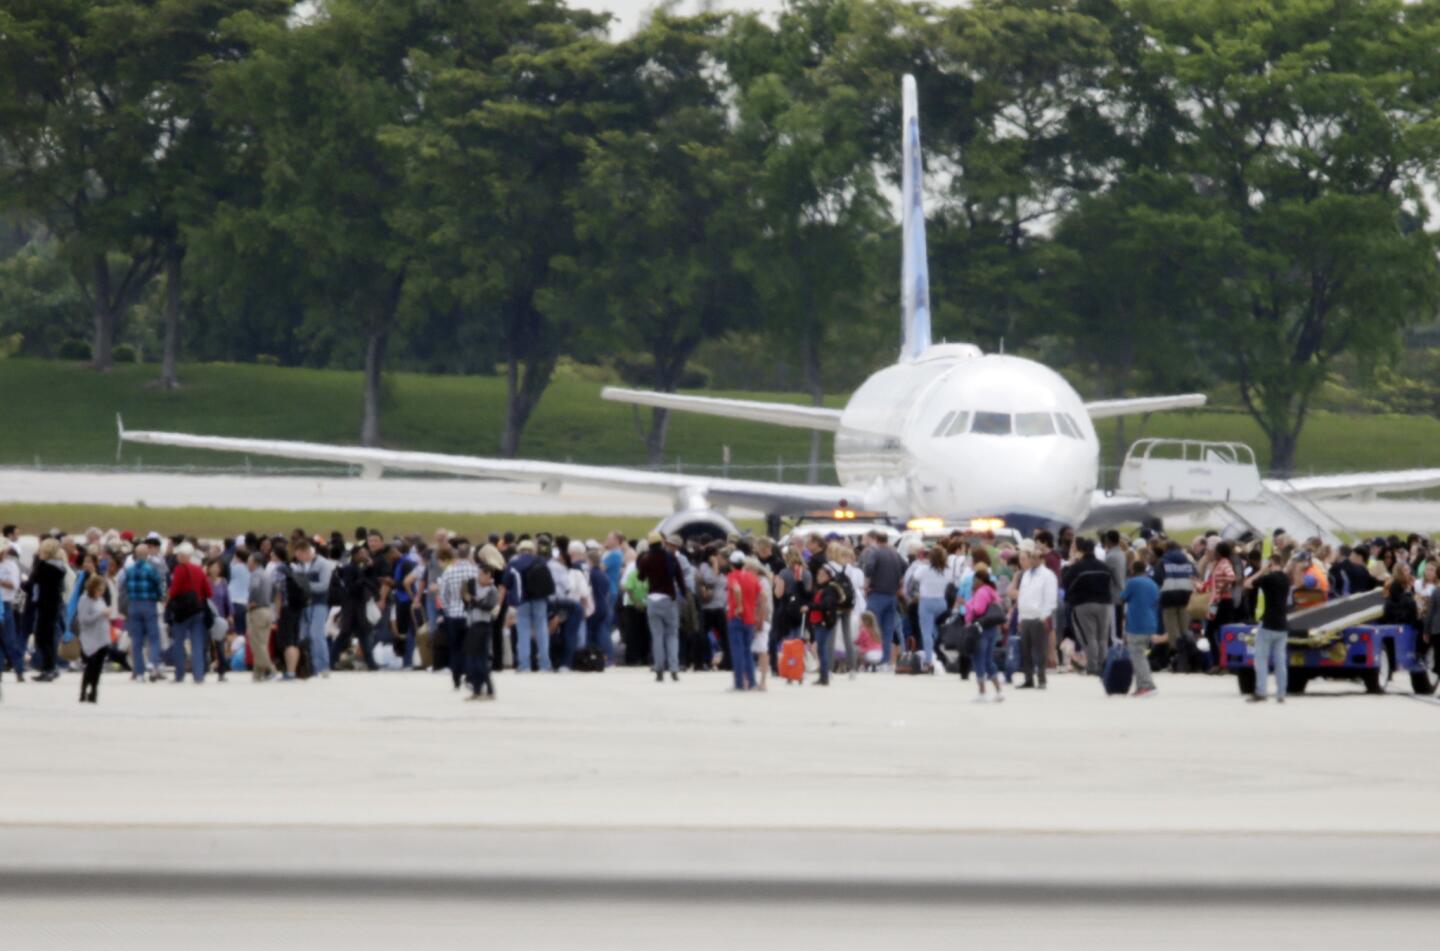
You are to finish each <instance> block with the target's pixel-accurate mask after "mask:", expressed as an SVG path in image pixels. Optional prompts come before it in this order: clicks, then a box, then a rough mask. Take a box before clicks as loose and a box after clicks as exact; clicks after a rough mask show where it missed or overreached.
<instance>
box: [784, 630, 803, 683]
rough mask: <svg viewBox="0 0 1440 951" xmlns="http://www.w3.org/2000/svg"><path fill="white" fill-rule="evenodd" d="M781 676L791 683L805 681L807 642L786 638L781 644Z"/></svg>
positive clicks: (795, 638)
mask: <svg viewBox="0 0 1440 951" xmlns="http://www.w3.org/2000/svg"><path fill="white" fill-rule="evenodd" d="M779 669H780V676H781V677H784V678H785V679H786V680H787V681H789V682H790V683H796V684H798V683H800V682H801V681H803V680H804V679H805V642H804V641H803V640H801V639H800V638H798V637H790V638H786V639H785V640H784V641H782V642H781V643H780V661H779Z"/></svg>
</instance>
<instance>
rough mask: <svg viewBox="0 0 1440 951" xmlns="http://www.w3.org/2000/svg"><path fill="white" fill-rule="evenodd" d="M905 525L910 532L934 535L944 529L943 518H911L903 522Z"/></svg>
mask: <svg viewBox="0 0 1440 951" xmlns="http://www.w3.org/2000/svg"><path fill="white" fill-rule="evenodd" d="M905 527H906V528H908V529H909V530H910V531H912V532H921V533H922V534H929V535H934V534H938V533H940V532H943V531H944V530H945V520H944V519H943V518H912V519H911V520H910V521H908V522H906V523H905Z"/></svg>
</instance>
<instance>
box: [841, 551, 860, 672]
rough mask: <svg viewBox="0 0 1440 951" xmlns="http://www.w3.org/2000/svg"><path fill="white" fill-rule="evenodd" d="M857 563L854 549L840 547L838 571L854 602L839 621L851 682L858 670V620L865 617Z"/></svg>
mask: <svg viewBox="0 0 1440 951" xmlns="http://www.w3.org/2000/svg"><path fill="white" fill-rule="evenodd" d="M857 561H858V559H856V557H855V549H853V548H851V547H850V546H849V545H842V546H841V547H840V569H841V570H842V571H844V572H845V577H846V579H847V580H848V581H849V582H850V587H849V591H850V592H851V593H852V597H853V602H854V603H853V604H851V605H850V610H849V611H847V612H846V613H845V614H844V615H843V616H842V617H841V619H840V623H841V624H842V625H843V627H842V628H841V631H842V632H843V633H844V635H845V666H846V667H848V668H849V670H850V679H851V680H854V679H855V676H856V674H857V673H858V672H859V670H860V651H859V648H858V647H857V646H856V644H855V633H856V632H857V631H859V630H860V619H861V618H863V617H864V616H865V572H864V571H863V570H862V569H861V567H860V565H859V564H858V563H857Z"/></svg>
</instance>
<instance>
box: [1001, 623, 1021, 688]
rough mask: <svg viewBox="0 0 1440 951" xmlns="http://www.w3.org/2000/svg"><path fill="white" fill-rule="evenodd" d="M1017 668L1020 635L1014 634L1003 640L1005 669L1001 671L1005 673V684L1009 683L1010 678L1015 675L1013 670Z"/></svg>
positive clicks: (1018, 667) (1018, 663)
mask: <svg viewBox="0 0 1440 951" xmlns="http://www.w3.org/2000/svg"><path fill="white" fill-rule="evenodd" d="M1019 669H1020V636H1019V635H1018V634H1016V635H1012V636H1011V638H1010V639H1009V640H1008V641H1006V642H1005V669H1004V671H1003V673H1004V674H1005V682H1006V683H1007V684H1008V683H1010V680H1011V678H1013V677H1014V676H1015V672H1016V671H1017V670H1019Z"/></svg>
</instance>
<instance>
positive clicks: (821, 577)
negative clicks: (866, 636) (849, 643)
mask: <svg viewBox="0 0 1440 951" xmlns="http://www.w3.org/2000/svg"><path fill="white" fill-rule="evenodd" d="M836 570H837V569H835V568H834V566H832V565H831V564H829V563H828V562H826V563H824V564H822V565H821V566H820V570H819V571H817V572H815V593H814V594H813V595H811V596H810V611H809V616H808V620H809V622H810V637H811V639H812V640H813V641H814V642H815V653H816V654H817V655H818V656H819V659H820V675H819V676H818V677H817V678H816V679H815V683H816V685H817V686H820V687H828V686H830V666H831V662H832V661H833V659H834V657H833V648H834V646H835V619H836V617H837V616H838V615H839V613H840V611H841V610H843V608H842V607H841V605H842V604H843V603H844V600H845V593H844V592H843V591H841V590H840V585H839V584H837V583H836V581H835V574H834V572H835V571H836Z"/></svg>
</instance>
